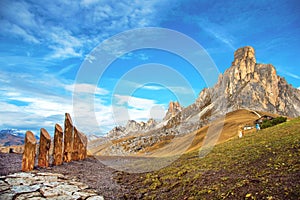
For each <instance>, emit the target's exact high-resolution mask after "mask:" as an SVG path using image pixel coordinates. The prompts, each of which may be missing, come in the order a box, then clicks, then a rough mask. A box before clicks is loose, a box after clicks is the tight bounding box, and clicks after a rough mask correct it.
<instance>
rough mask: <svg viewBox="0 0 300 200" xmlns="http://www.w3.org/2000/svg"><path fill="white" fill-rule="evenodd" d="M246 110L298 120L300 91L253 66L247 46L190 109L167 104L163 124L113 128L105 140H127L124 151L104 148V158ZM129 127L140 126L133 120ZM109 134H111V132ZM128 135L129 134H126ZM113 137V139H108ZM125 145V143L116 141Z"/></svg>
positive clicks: (267, 70) (271, 70)
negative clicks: (136, 126)
mask: <svg viewBox="0 0 300 200" xmlns="http://www.w3.org/2000/svg"><path fill="white" fill-rule="evenodd" d="M239 109H248V110H254V111H262V112H268V113H274V114H277V115H284V116H288V117H297V116H300V90H298V89H296V88H293V87H292V86H291V85H289V84H288V83H287V82H286V80H285V79H284V78H283V77H280V76H278V75H277V72H276V69H275V67H274V66H273V65H272V64H260V63H257V62H256V57H255V50H254V48H253V47H250V46H246V47H242V48H239V49H237V50H236V51H235V52H234V59H233V62H232V63H231V66H230V67H229V68H228V69H227V70H226V71H225V72H224V73H223V74H220V75H219V78H218V81H217V83H216V84H215V85H214V86H213V87H212V88H204V89H203V90H202V91H201V92H200V94H199V95H198V97H197V99H196V100H195V102H194V103H192V104H191V105H189V106H187V107H185V108H183V107H182V106H180V104H179V103H178V102H170V104H169V109H168V112H167V113H166V116H165V117H164V119H163V121H162V122H160V123H156V124H155V125H153V126H151V127H149V128H147V129H144V130H142V129H138V128H137V129H132V128H130V129H128V130H131V131H128V130H127V127H128V126H126V127H115V128H114V129H113V130H114V131H113V132H114V134H115V135H118V137H114V136H113V134H108V136H109V137H108V140H110V141H113V140H115V139H120V138H123V137H124V138H126V137H128V136H129V135H130V139H128V142H126V144H129V143H131V144H130V145H129V146H130V147H123V146H122V145H120V144H119V145H118V142H114V144H113V145H110V146H108V147H107V151H106V152H107V154H111V153H112V154H114V155H118V154H122V155H123V154H127V153H134V152H135V153H136V152H139V151H142V150H143V149H145V148H147V147H148V146H149V145H150V146H151V145H153V144H154V143H155V141H156V142H159V141H162V140H164V139H165V138H169V139H170V137H175V136H176V135H184V134H187V133H191V132H193V131H195V130H198V129H200V128H201V127H204V126H206V125H208V124H209V123H211V122H213V121H214V120H216V119H217V118H218V117H220V116H222V115H223V116H224V115H225V114H226V113H229V112H232V111H235V110H239ZM130 123H131V124H139V122H135V121H134V120H131V121H130ZM110 133H111V132H110ZM128 133H130V134H128ZM111 136H112V137H111ZM118 141H120V142H121V141H122V142H123V143H124V141H126V140H118Z"/></svg>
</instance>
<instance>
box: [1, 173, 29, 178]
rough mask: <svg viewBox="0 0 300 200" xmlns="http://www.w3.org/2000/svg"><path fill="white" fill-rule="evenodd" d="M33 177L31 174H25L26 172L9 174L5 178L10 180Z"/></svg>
mask: <svg viewBox="0 0 300 200" xmlns="http://www.w3.org/2000/svg"><path fill="white" fill-rule="evenodd" d="M33 176H34V175H33V174H31V173H26V172H19V173H14V174H9V175H7V176H6V177H11V178H32V177H33Z"/></svg>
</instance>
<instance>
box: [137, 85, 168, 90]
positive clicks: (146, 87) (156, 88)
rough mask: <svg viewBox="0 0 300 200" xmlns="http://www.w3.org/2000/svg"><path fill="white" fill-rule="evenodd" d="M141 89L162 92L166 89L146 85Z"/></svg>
mask: <svg viewBox="0 0 300 200" xmlns="http://www.w3.org/2000/svg"><path fill="white" fill-rule="evenodd" d="M143 89H147V90H163V89H166V88H164V87H161V86H157V85H146V86H143Z"/></svg>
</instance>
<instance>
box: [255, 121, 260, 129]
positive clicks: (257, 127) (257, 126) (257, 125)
mask: <svg viewBox="0 0 300 200" xmlns="http://www.w3.org/2000/svg"><path fill="white" fill-rule="evenodd" d="M255 127H256V131H259V130H260V126H259V123H257V124H256V125H255Z"/></svg>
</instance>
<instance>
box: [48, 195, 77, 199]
mask: <svg viewBox="0 0 300 200" xmlns="http://www.w3.org/2000/svg"><path fill="white" fill-rule="evenodd" d="M79 198H80V197H79ZM79 198H76V199H79ZM74 199H75V198H74V197H73V196H69V195H61V196H56V197H49V198H47V200H74Z"/></svg>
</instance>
